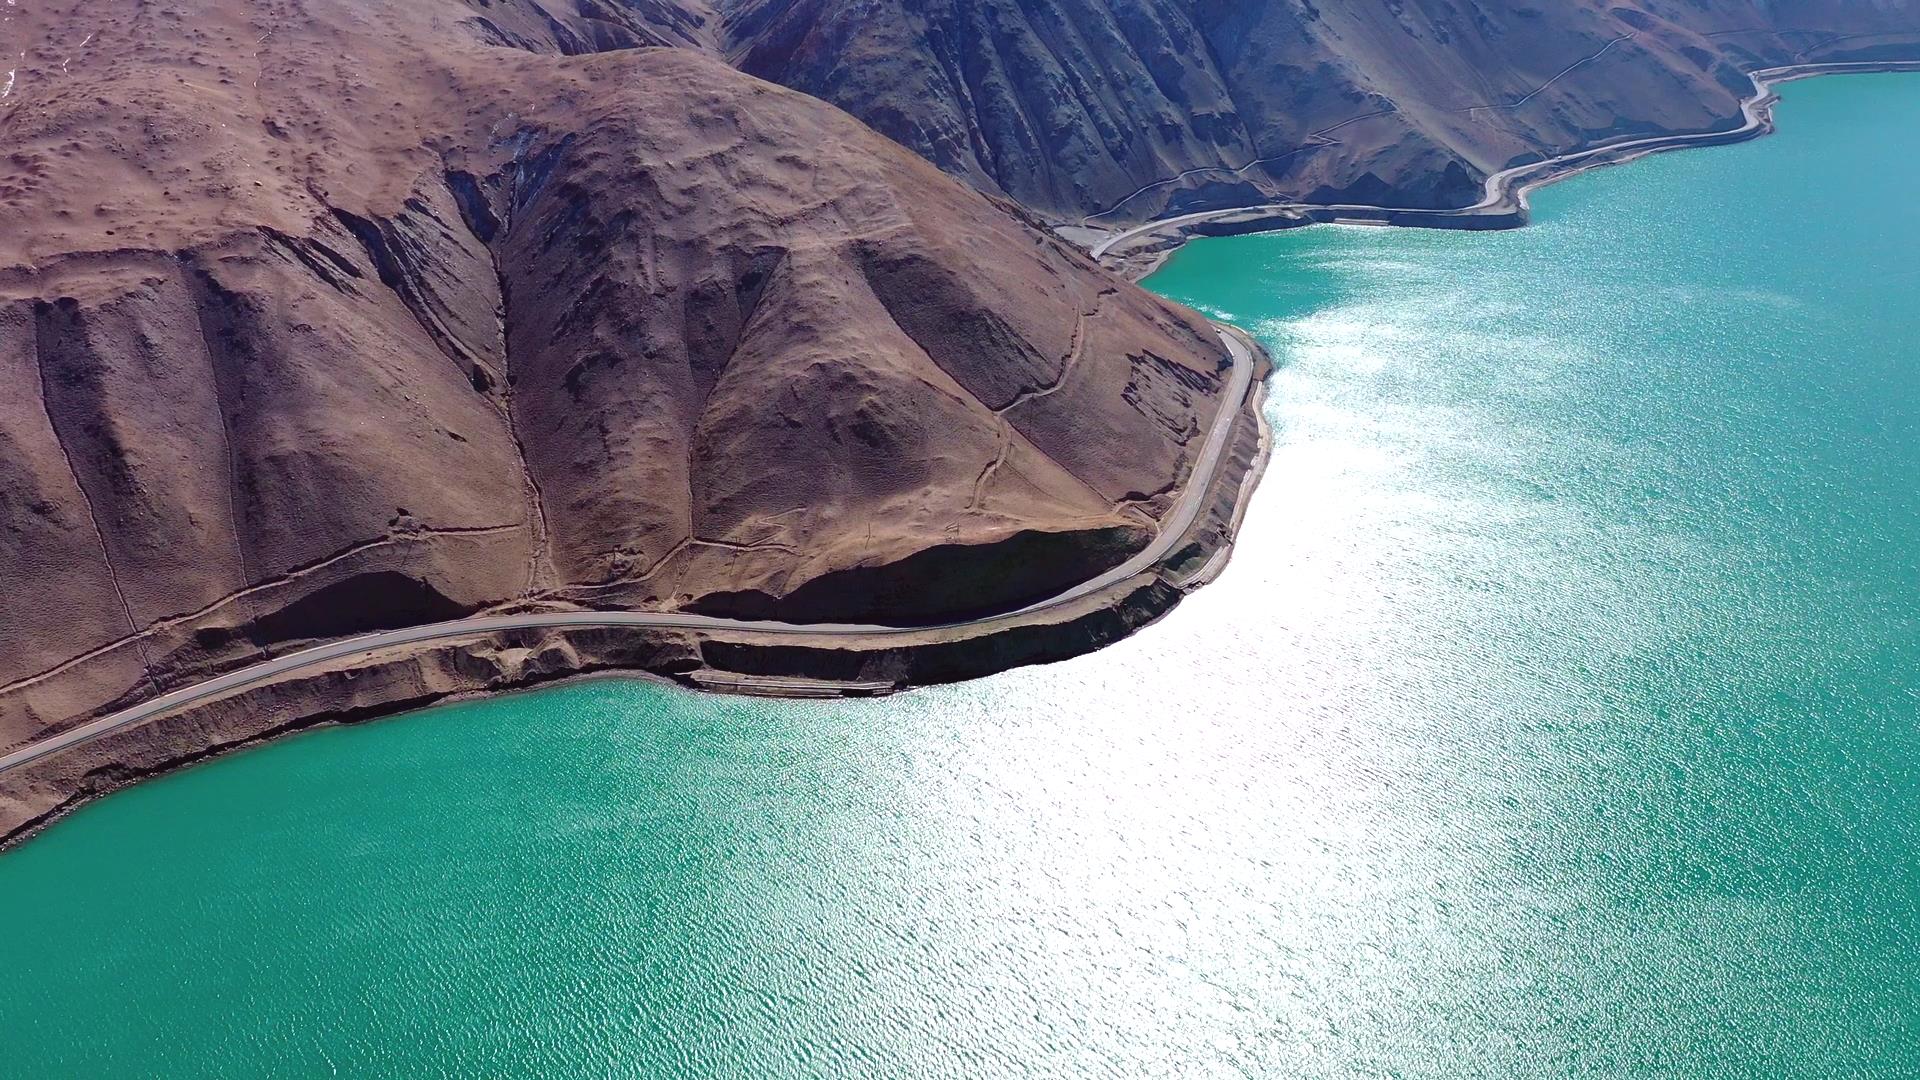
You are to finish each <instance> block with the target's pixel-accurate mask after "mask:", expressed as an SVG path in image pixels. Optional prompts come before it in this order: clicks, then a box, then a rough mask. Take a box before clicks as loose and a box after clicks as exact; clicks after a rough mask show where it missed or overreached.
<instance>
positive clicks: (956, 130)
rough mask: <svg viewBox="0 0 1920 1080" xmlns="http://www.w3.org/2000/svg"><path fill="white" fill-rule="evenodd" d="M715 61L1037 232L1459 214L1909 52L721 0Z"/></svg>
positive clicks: (1825, 17)
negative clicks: (1291, 216) (1284, 216)
mask: <svg viewBox="0 0 1920 1080" xmlns="http://www.w3.org/2000/svg"><path fill="white" fill-rule="evenodd" d="M726 30H727V35H728V42H729V47H730V48H731V49H732V50H733V52H734V54H735V55H736V56H737V58H738V62H739V64H740V66H741V67H742V68H744V69H745V70H747V71H750V72H752V73H753V74H756V75H759V76H762V77H764V78H768V79H772V80H774V81H776V82H780V83H784V84H786V85H788V86H792V87H795V88H797V89H801V90H805V91H807V92H808V93H811V94H816V95H818V96H820V97H823V98H825V99H827V100H829V101H832V102H834V103H836V104H838V105H840V106H841V107H843V108H845V109H847V110H848V111H849V112H851V113H853V114H854V115H855V116H858V117H860V118H861V119H863V120H866V121H867V122H868V123H870V124H872V125H873V126H874V127H876V128H878V129H879V130H880V131H883V132H885V133H886V134H888V135H890V136H892V137H894V138H895V139H898V140H899V141H900V142H902V143H904V144H905V145H907V146H910V147H912V148H914V149H915V150H918V151H919V152H920V153H922V154H923V155H925V156H926V157H927V158H928V159H929V160H931V161H934V162H937V163H938V164H939V165H940V167H941V168H943V169H946V170H947V171H948V172H951V173H953V174H954V175H956V176H962V177H965V178H967V179H968V180H970V181H971V182H973V183H974V184H975V185H976V186H978V187H980V188H982V189H983V190H988V191H997V192H1004V193H1006V194H1009V195H1012V196H1014V197H1015V198H1018V199H1020V200H1022V201H1024V202H1025V203H1027V204H1028V205H1029V206H1032V207H1034V208H1035V209H1037V210H1040V211H1042V212H1044V213H1046V214H1049V215H1050V216H1052V217H1054V218H1056V219H1058V220H1075V221H1077V220H1080V219H1081V218H1083V217H1085V216H1087V215H1102V216H1101V217H1100V218H1098V220H1099V221H1101V222H1126V221H1138V220H1144V219H1147V218H1151V217H1154V216H1156V215H1157V214H1159V213H1161V212H1163V211H1165V210H1167V209H1169V208H1174V209H1211V208H1214V207H1221V206H1242V205H1250V204H1254V203H1260V202H1267V201H1273V200H1274V199H1287V200H1296V199H1298V200H1307V201H1315V202H1333V201H1357V202H1385V203H1388V204H1391V205H1401V206H1410V207H1449V206H1460V205H1465V204H1468V203H1471V202H1473V201H1475V200H1476V199H1477V198H1478V197H1479V195H1480V182H1481V180H1482V179H1483V178H1485V177H1486V176H1487V175H1488V174H1490V173H1493V172H1497V171H1499V170H1501V169H1503V168H1505V167H1507V166H1509V165H1516V164H1522V163H1524V162H1528V161H1532V160H1536V159H1538V158H1541V157H1546V156H1552V155H1555V154H1561V153H1566V152H1568V151H1572V150H1577V149H1580V148H1583V147H1586V146H1591V145H1594V144H1596V143H1599V142H1603V141H1606V140H1608V139H1613V138H1618V137H1622V136H1627V135H1657V134H1664V133H1669V132H1676V131H1704V130H1710V129H1716V128H1731V127H1735V126H1737V125H1738V124H1739V122H1740V99H1741V97H1742V96H1743V95H1745V94H1746V93H1748V92H1749V91H1750V90H1751V86H1750V84H1749V83H1748V81H1747V79H1746V78H1745V77H1744V75H1743V72H1745V71H1748V70H1752V69H1754V68H1760V67H1766V66H1770V65H1775V64H1786V63H1791V62H1797V61H1804V60H1809V59H1812V60H1845V59H1874V58H1878V57H1881V56H1886V55H1894V54H1898V55H1904V56H1912V55H1914V54H1915V49H1914V43H1915V42H1916V40H1920V6H1916V5H1914V4H1913V3H1911V2H1910V0H1405V2H1386V0H1364V2H1339V0H1335V2H1328V0H1318V2H1310V0H1126V2H1123V3H1114V2H1112V0H899V2H894V3H879V4H847V3H841V2H838V0H740V2H739V3H737V4H733V5H730V6H729V8H728V18H727V22H726Z"/></svg>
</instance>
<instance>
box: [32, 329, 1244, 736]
mask: <svg viewBox="0 0 1920 1080" xmlns="http://www.w3.org/2000/svg"><path fill="white" fill-rule="evenodd" d="M1220 340H1221V341H1223V342H1225V343H1226V346H1227V352H1228V354H1229V355H1230V356H1231V357H1232V361H1233V378H1232V380H1231V381H1230V383H1229V384H1228V387H1227V391H1226V393H1225V394H1224V395H1223V396H1222V397H1221V399H1220V411H1219V412H1218V413H1217V414H1215V416H1214V420H1213V426H1212V428H1210V429H1209V430H1208V432H1207V438H1206V442H1205V443H1204V444H1202V447H1201V452H1200V457H1199V458H1198V459H1197V460H1196V461H1195V463H1194V467H1193V470H1192V472H1191V473H1189V474H1188V479H1187V486H1186V489H1185V490H1184V491H1182V492H1181V494H1180V500H1179V502H1178V503H1176V504H1175V506H1174V508H1173V513H1172V515H1171V516H1169V517H1168V518H1167V519H1166V520H1164V521H1163V522H1162V523H1161V526H1160V531H1159V533H1158V534H1157V535H1156V536H1155V537H1154V540H1153V542H1152V543H1150V544H1148V545H1147V546H1146V547H1145V548H1143V549H1142V550H1141V551H1140V552H1139V554H1137V555H1135V556H1134V557H1133V558H1131V559H1128V560H1127V561H1126V562H1124V563H1121V564H1120V565H1119V566H1116V567H1114V568H1113V569H1111V570H1109V571H1107V572H1106V573H1104V574H1101V575H1100V576H1098V577H1095V578H1092V579H1089V580H1087V581H1083V582H1081V583H1080V584H1078V585H1075V586H1074V587H1073V588H1071V589H1068V590H1067V591H1066V592H1063V593H1061V594H1059V595H1058V596H1054V597H1052V598H1050V599H1046V600H1042V601H1040V602H1039V603H1037V604H1032V605H1029V606H1027V607H1024V608H1021V609H1020V610H1018V611H1010V612H1005V613H1003V614H999V615H991V616H988V617H986V618H981V619H970V620H967V621H964V622H957V623H947V624H945V625H941V626H926V627H895V626H867V625H861V624H857V623H784V622H753V621H749V620H743V619H724V618H718V617H715V616H711V615H692V614H687V613H685V612H656V611H552V612H540V613H533V614H524V615H487V616H479V617H475V618H468V619H455V620H453V621H451V622H441V623H431V624H428V625H425V626H409V627H406V628H404V629H400V630H385V631H380V632H378V633H372V634H362V635H360V636H358V637H351V638H343V639H341V640H339V641H333V642H328V643H327V644H325V645H316V646H314V647H313V648H310V649H304V650H302V651H300V652H295V653H288V654H287V655H285V656H281V657H276V658H274V659H272V660H263V661H261V662H260V663H258V664H254V665H251V666H249V667H244V668H240V669H239V670H237V671H231V672H228V673H227V674H225V675H221V676H219V677H218V678H213V679H208V680H206V681H204V682H199V683H195V684H193V685H191V686H185V687H181V688H180V689H178V690H174V691H170V692H168V693H165V694H161V695H160V696H159V697H156V698H151V699H149V700H147V701H144V702H142V703H140V704H138V705H135V706H133V707H131V708H128V709H123V710H121V711H120V712H117V713H113V714H111V715H108V716H103V717H101V718H100V719H98V720H94V721H91V722H89V723H85V724H82V725H80V726H79V727H76V728H73V729H72V730H70V731H63V732H61V733H60V734H58V735H53V736H49V737H47V738H45V739H41V740H40V741H38V742H34V743H29V744H28V745H26V746H24V747H21V748H20V749H18V750H15V751H13V752H11V753H8V754H5V755H0V772H6V771H7V770H9V769H15V768H18V767H20V766H22V765H25V764H27V763H28V762H31V761H37V760H39V759H40V758H43V757H45V756H47V755H48V754H52V753H56V752H58V751H60V750H65V749H67V748H68V747H71V746H76V745H78V744H80V743H83V742H86V741H88V740H90V739H95V738H98V737H100V736H101V735H105V734H107V733H108V732H110V731H117V730H119V729H121V728H124V727H129V726H132V725H134V724H138V723H141V722H143V721H146V720H150V719H152V718H154V717H156V716H159V715H161V714H163V713H168V712H172V711H173V710H175V709H179V708H183V707H185V706H188V705H192V704H195V703H197V702H201V701H205V700H207V699H208V698H212V697H217V696H219V695H221V694H225V693H228V692H230V691H233V690H239V689H242V688H244V687H248V686H252V685H255V684H257V683H262V682H267V681H269V680H272V679H276V678H279V677H280V676H282V675H286V674H289V673H291V672H295V671H300V670H302V669H304V668H310V667H315V666H318V665H321V664H326V663H330V662H332V661H335V660H342V659H345V658H347V657H350V656H355V655H358V654H360V653H367V652H374V651H377V650H380V649H387V648H392V647H394V646H397V645H415V644H420V643H423V642H429V641H441V640H447V639H453V638H463V637H472V636H474V635H476V634H486V633H492V632H495V631H500V630H531V629H544V628H550V627H623V626H624V627H649V628H669V629H676V630H709V631H721V632H726V631H732V632H736V633H739V632H748V633H755V634H778V635H782V636H787V637H794V638H804V639H826V640H833V639H836V638H847V637H863V638H873V637H910V636H914V635H919V634H924V633H927V632H928V631H931V630H951V629H956V628H962V627H971V626H987V625H991V624H993V623H996V622H1002V621H1011V620H1013V619H1017V618H1019V617H1021V616H1025V615H1032V614H1035V613H1037V612H1041V611H1046V610H1048V609H1051V608H1056V607H1060V606H1063V605H1065V604H1069V603H1072V602H1073V601H1075V600H1079V599H1081V598H1083V597H1086V596H1090V595H1092V594H1094V593H1096V592H1099V591H1100V590H1102V589H1105V588H1107V587H1108V586H1111V585H1115V584H1118V583H1119V582H1122V581H1125V580H1127V579H1129V578H1131V577H1134V576H1136V575H1138V574H1141V573H1144V572H1145V571H1146V570H1147V569H1149V568H1150V567H1152V566H1153V565H1154V564H1155V563H1158V562H1159V561H1160V560H1161V559H1163V558H1165V557H1166V556H1167V555H1168V554H1170V553H1171V552H1172V550H1173V547H1174V545H1175V544H1177V543H1179V542H1180V540H1181V538H1182V537H1184V536H1185V535H1186V533H1187V530H1189V529H1191V528H1192V527H1193V525H1194V523H1195V522H1197V521H1198V520H1200V515H1201V514H1202V513H1203V512H1205V510H1206V506H1207V492H1208V490H1209V489H1211V488H1212V486H1213V478H1214V476H1215V474H1216V473H1217V472H1218V471H1219V468H1220V461H1221V457H1222V455H1223V454H1225V453H1226V450H1227V447H1228V445H1229V444H1230V443H1231V440H1232V435H1233V428H1234V422H1235V421H1236V420H1238V419H1239V417H1240V408H1241V404H1242V403H1243V402H1244V401H1245V400H1246V396H1247V391H1248V390H1249V389H1251V388H1252V385H1253V369H1254V363H1253V351H1252V350H1251V349H1250V348H1248V347H1247V344H1246V343H1245V342H1244V341H1243V340H1242V339H1241V338H1240V337H1239V336H1238V335H1237V332H1235V331H1230V330H1221V331H1220Z"/></svg>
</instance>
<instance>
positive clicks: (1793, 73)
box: [1091, 42, 1920, 259]
mask: <svg viewBox="0 0 1920 1080" xmlns="http://www.w3.org/2000/svg"><path fill="white" fill-rule="evenodd" d="M1616 44H1617V42H1616ZM1609 48H1611V46H1609ZM1602 51H1604V50H1602ZM1916 67H1920V62H1910V61H1899V60H1891V61H1850V62H1840V63H1831V64H1789V65H1787V66H1785V67H1776V68H1763V69H1761V70H1759V71H1754V72H1750V73H1748V78H1750V79H1752V80H1753V93H1752V94H1751V95H1749V96H1748V97H1747V99H1746V100H1745V101H1743V102H1741V103H1740V113H1741V116H1742V119H1743V122H1742V123H1741V125H1740V126H1739V127H1737V128H1730V129H1728V130H1726V131H1698V132H1691V133H1686V134H1676V135H1650V136H1645V137H1642V138H1636V139H1627V140H1624V141H1621V142H1614V143H1607V144H1604V145H1601V146H1591V147H1588V148H1587V149H1585V150H1576V151H1574V152H1573V153H1570V154H1562V155H1560V156H1559V157H1553V158H1547V159H1545V160H1543V161H1535V162H1531V163H1529V164H1526V165H1516V166H1514V167H1513V168H1511V169H1502V170H1501V171H1499V172H1497V173H1494V174H1493V175H1492V176H1489V177H1487V180H1486V183H1485V184H1484V185H1483V187H1482V189H1481V197H1480V201H1479V202H1477V203H1474V204H1473V205H1472V206H1462V207H1457V208H1454V209H1450V210H1433V209H1425V208H1420V207H1409V206H1373V205H1368V204H1362V203H1337V204H1336V203H1298V202H1290V203H1262V204H1260V205H1257V206H1236V207H1229V208H1226V209H1222V210H1202V211H1199V212H1197V213H1192V214H1181V215H1179V216H1177V217H1170V218H1160V219H1158V220H1156V221H1149V222H1147V223H1145V224H1143V225H1136V226H1134V227H1133V228H1131V229H1128V230H1126V231H1125V232H1119V233H1115V234H1114V235H1112V236H1109V237H1107V238H1106V239H1105V240H1102V241H1100V242H1099V243H1098V244H1095V245H1094V246H1093V248H1092V252H1091V253H1092V255H1093V257H1094V258H1095V259H1100V258H1104V257H1105V256H1106V254H1107V253H1108V252H1110V251H1112V250H1113V249H1114V248H1116V247H1119V246H1120V245H1122V244H1125V243H1127V242H1128V241H1130V240H1132V239H1134V238H1135V237H1138V236H1141V235H1144V234H1146V233H1151V232H1157V231H1159V230H1161V229H1165V228H1168V227H1170V226H1175V225H1187V224H1192V223H1194V222H1199V221H1208V220H1212V219H1215V218H1223V217H1230V216H1232V215H1234V214H1246V213H1270V214H1277V213H1290V212H1291V213H1304V212H1317V213H1322V214H1326V213H1336V214H1337V213H1340V212H1342V211H1351V212H1353V213H1356V214H1417V215H1420V216H1421V217H1423V218H1437V219H1441V220H1444V219H1446V218H1454V217H1469V216H1472V215H1475V214H1482V213H1486V212H1487V211H1490V210H1497V209H1502V208H1507V207H1511V208H1515V209H1522V210H1524V209H1526V205H1527V191H1528V189H1529V188H1530V187H1532V186H1533V185H1530V184H1528V183H1527V182H1526V178H1527V176H1528V174H1531V173H1539V174H1548V173H1554V172H1557V171H1558V170H1562V169H1566V168H1569V167H1572V166H1577V165H1580V164H1582V163H1586V162H1592V161H1593V160H1595V159H1599V158H1609V159H1610V158H1615V157H1618V156H1620V155H1625V154H1634V153H1637V152H1642V151H1653V150H1667V149H1677V148H1679V147H1683V146H1692V145H1696V144H1700V143H1706V144H1709V145H1711V144H1715V143H1723V142H1731V141H1735V140H1738V139H1741V138H1745V137H1747V136H1750V135H1753V134H1754V133H1756V132H1758V131H1760V130H1761V129H1762V128H1764V127H1765V126H1766V125H1767V122H1768V120H1769V118H1770V117H1771V114H1772V107H1773V88H1774V86H1775V85H1777V84H1778V83H1781V82H1788V81H1791V80H1794V79H1800V78H1805V77H1807V76H1809V75H1822V74H1841V73H1845V72H1868V71H1885V70H1913V69H1914V68H1916ZM1562 74H1564V72H1563V73H1562ZM1556 77H1557V76H1556ZM1538 92H1539V91H1535V93H1538ZM1528 96H1529V97H1531V96H1532V95H1528ZM1516 104H1518V103H1516ZM1502 107H1503V108H1504V107H1506V106H1502ZM1356 119H1359V118H1356ZM1136 194H1137V193H1136Z"/></svg>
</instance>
